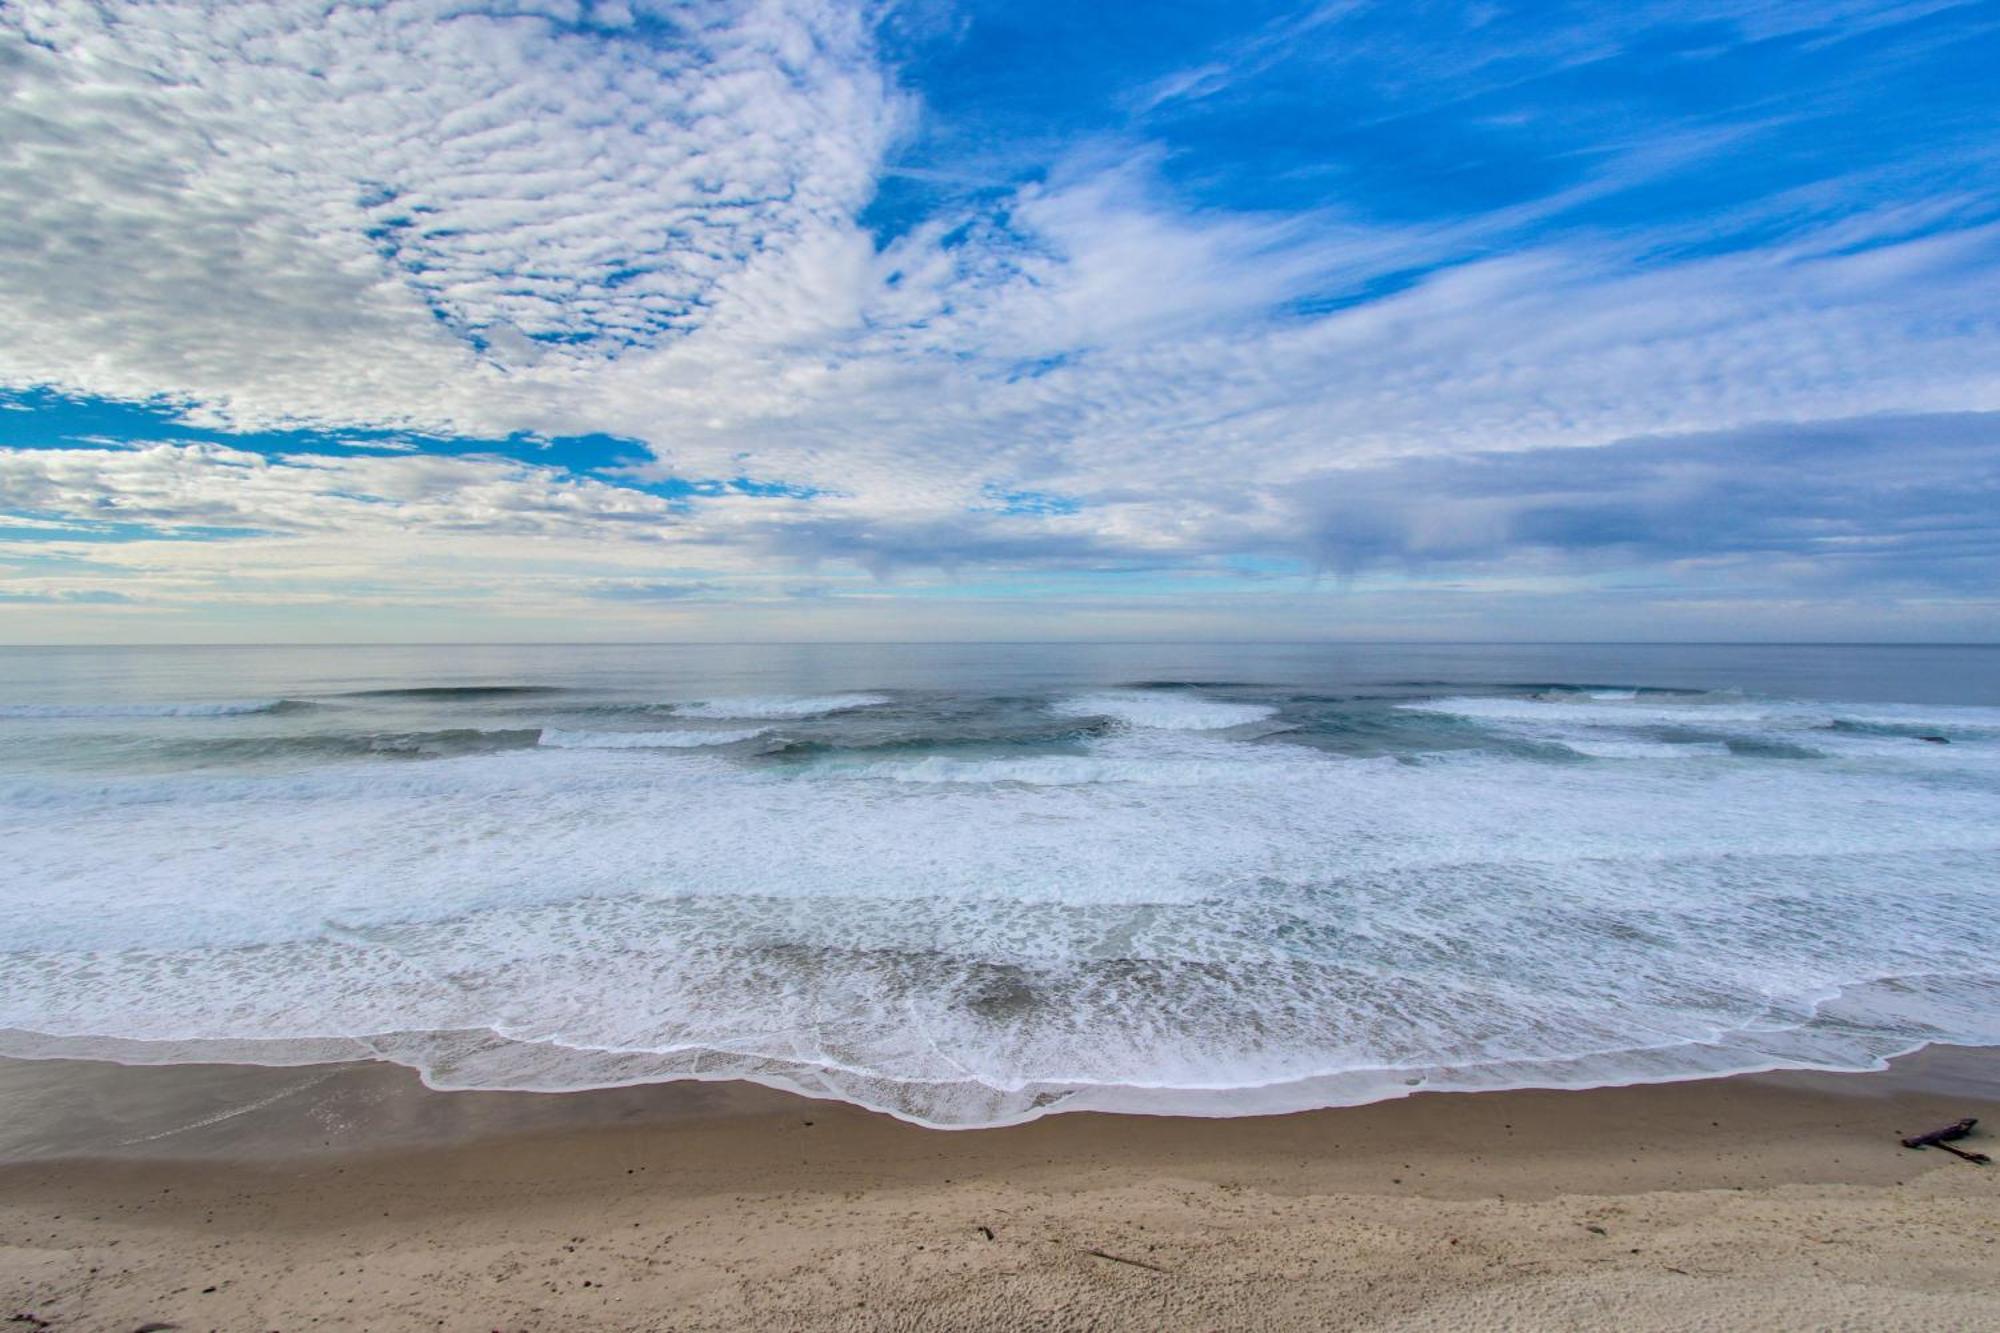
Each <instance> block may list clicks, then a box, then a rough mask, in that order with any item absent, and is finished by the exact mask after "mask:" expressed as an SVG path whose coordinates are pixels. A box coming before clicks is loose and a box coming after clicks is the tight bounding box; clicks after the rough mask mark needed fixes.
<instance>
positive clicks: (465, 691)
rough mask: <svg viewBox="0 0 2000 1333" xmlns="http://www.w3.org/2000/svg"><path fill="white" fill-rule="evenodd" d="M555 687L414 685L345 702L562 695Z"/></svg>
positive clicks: (353, 694)
mask: <svg viewBox="0 0 2000 1333" xmlns="http://www.w3.org/2000/svg"><path fill="white" fill-rule="evenodd" d="M562 692H563V691H562V689H561V688H560V687H559V686H555V685H410V686H399V687H397V688H394V689H381V690H350V691H348V692H347V693H346V694H343V695H341V696H340V697H341V698H343V699H429V700H432V701H433V702H438V703H449V702H451V701H452V700H454V699H511V698H514V697H516V696H521V695H534V694H561V693H562Z"/></svg>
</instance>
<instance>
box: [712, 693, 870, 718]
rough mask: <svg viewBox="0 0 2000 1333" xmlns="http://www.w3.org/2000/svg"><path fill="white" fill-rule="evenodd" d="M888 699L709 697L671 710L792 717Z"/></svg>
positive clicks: (853, 696) (852, 696)
mask: <svg viewBox="0 0 2000 1333" xmlns="http://www.w3.org/2000/svg"><path fill="white" fill-rule="evenodd" d="M888 702H889V697H888V696H887V695H885V694H821V695H812V696H807V697H803V698H801V697H798V696H794V695H749V696H744V697H740V698H735V699H708V700H704V701H703V702H701V703H690V704H679V705H676V706H675V708H674V711H675V712H676V713H678V714H680V715H681V716H682V717H707V718H722V719H732V718H748V719H755V718H792V717H818V716H820V715H821V714H824V713H840V712H845V711H846V710H848V709H850V708H875V707H878V706H880V705H882V704H886V703H888Z"/></svg>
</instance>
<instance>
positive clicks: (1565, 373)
mask: <svg viewBox="0 0 2000 1333" xmlns="http://www.w3.org/2000/svg"><path fill="white" fill-rule="evenodd" d="M1996 67H2000V11H1995V10H1994V8H1993V7H1992V6H1990V5H1979V4H1953V3H1938V2H1929V0H1906V2H1902V3H1896V2H1890V0H1837V2H1836V0H1829V2H1827V3H1813V2H1811V0H1799V2H1797V3H1763V2H1756V0H1737V2H1734V3H1724V2H1723V0H1707V2H1696V0H1683V2H1682V3H1675V4H1665V3H1660V4H1649V3H1632V4H1623V5H1615V6H1607V5H1585V4H1576V5H1562V4H1546V3H1538V4H1495V3H1488V4H1442V3H1396V4H1389V3H1361V2H1359V0H1348V2H1346V3H1328V4H1317V5H1315V4H1288V5H1280V4H1257V3H1238V4H1231V5H1219V4H1153V5H1145V6H1134V5H1113V4H1104V5H1075V4H1061V5H1058V4H1038V3H1019V2H1017V3H1007V4H999V3H947V2H945V0H909V2H908V3H900V4H884V3H869V4H844V3H832V2H830V0H768V2H765V3H736V2H733V0H731V2H728V3H698V4H675V5H656V4H647V3H581V2H579V0H518V2H516V3H504V4H485V5H482V4H477V3H473V4H467V3H457V2H453V3H445V2H444V0H400V2H395V3H379V4H366V5H362V4H354V5H332V6H327V5H322V4H319V3H303V2H300V0H233V2H232V3H226V4H225V3H216V4H201V3H158V4H145V5H119V4H108V5H98V4H83V3H68V2H67V0H43V2H42V3H39V4H36V5H32V6H19V5H17V6H8V7H5V8H0V87H4V88H5V89H6V90H7V92H6V95H5V96H4V98H0V160H4V161H5V162H6V164H7V167H8V169H7V170H6V171H4V172H0V313H4V315H5V318H4V319H0V641H13V642H38V641H133V642H137V641H175V642H179V641H203V640H219V641H265V640H343V639H357V640H395V639H482V638H501V639H536V638H558V639H597V638H606V639H656V638H667V639H672V638H697V639H702V638H706V639H714V638H722V639H740V638H751V639H756V638H770V639H788V638H801V639H813V638H891V639H893V638H916V639H921V638H934V637H935V638H987V637H992V638H1018V637H1028V638H1041V637H1142V638H1150V637H1166V638H1177V637H1188V638H1211V637H1255V638H1321V637H1343V636H1353V637H1398V638H1405V637H1407V638H1426V637H1440V638H1482V637H1493V638H1528V639H1533V638H1682V637H1693V638H1707V639H1716V638H1833V639H1953V640H1965V639H1975V640H1992V639H1995V638H2000V596H1996V593H1995V591H1994V590H1995V589H1996V588H2000V481H1996V478H2000V262H1996V261H2000V116H1996V103H1995V98H1994V94H1993V92H1992V89H1991V82H1992V80H1991V73H1990V72H1991V70H1992V69H1994V68H1996Z"/></svg>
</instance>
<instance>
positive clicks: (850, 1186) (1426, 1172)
mask: <svg viewBox="0 0 2000 1333" xmlns="http://www.w3.org/2000/svg"><path fill="white" fill-rule="evenodd" d="M1967 1115H1976V1116H1980V1117H1981V1118H1982V1119H1983V1120H1984V1121H1985V1122H1986V1124H1985V1125H1983V1126H1982V1130H1983V1129H1985V1128H1988V1127H2000V1051H1992V1050H1959V1049H1948V1048H1946V1049H1933V1050H1930V1051H1925V1052H1921V1053H1919V1054H1917V1055H1915V1056H1912V1057H1908V1058H1906V1059H1904V1060H1902V1061H1899V1062H1898V1063H1897V1065H1896V1066H1895V1068H1893V1069H1892V1070H1890V1071H1888V1072H1885V1073H1881V1074H1861V1075H1805V1074H1780V1075H1766V1076H1752V1077H1744V1078H1734V1079H1723V1080H1714V1081H1705V1082H1698V1083H1684V1084H1673V1085H1666V1086H1654V1087H1640V1088H1610V1089H1596V1090H1592V1091H1588V1092H1511V1093H1479V1094H1433V1093H1424V1094H1419V1095H1416V1096H1413V1097H1411V1098H1408V1099H1406V1100H1404V1101H1400V1102H1393V1103H1382V1104H1377V1105H1374V1106H1367V1107H1359V1108H1351V1109H1341V1110H1330V1111H1318V1112H1310V1113H1305V1114H1299V1115H1288V1116H1273V1117H1263V1118H1251V1119H1238V1120H1193V1119H1168V1118H1149V1117H1129V1116H1104V1115H1090V1114H1075V1115H1062V1116H1053V1117H1050V1118H1047V1119H1044V1120H1041V1121H1038V1122H1036V1123H1033V1124H1029V1125H1024V1126H1019V1127H1015V1128H1010V1129H1000V1130H981V1131H972V1132H957V1133H946V1132H939V1131H934V1130H923V1129H917V1128H914V1127H911V1126H908V1125H904V1124H901V1123H899V1122H897V1121H894V1120H892V1119H889V1118H887V1117H884V1116H879V1115H873V1114H869V1113H866V1112H862V1111H858V1110H855V1109H853V1108H851V1107H846V1106H842V1105H838V1104H833V1103H826V1102H814V1101H808V1100H805V1099H803V1098H797V1097H793V1096H791V1095H789V1094H784V1093H778V1092H773V1091H770V1090H767V1089H762V1088H755V1087H746V1086H743V1085H737V1084H715V1085H688V1084H680V1085H670V1086H664V1087H647V1088H633V1089H617V1090H607V1091H604V1092H597V1093H584V1094H565V1095H558V1096H550V1095H537V1094H525V1093H520V1094H516V1093H435V1092H429V1091H427V1090H425V1089H424V1088H422V1087H421V1085H419V1084H418V1083H417V1081H416V1079H415V1077H414V1075H412V1074H411V1073H409V1071H407V1070H403V1069H400V1068H395V1067H390V1066H381V1065H343V1066H322V1067H308V1068H294V1069H253V1068H241V1067H228V1066H180V1067H172V1068H128V1067H124V1066H117V1065H107V1064H95V1063H89V1062H69V1061H34V1062H21V1061H0V1318H4V1317H6V1316H10V1315H13V1314H16V1313H17V1312H18V1313H22V1314H33V1315H35V1316H36V1317H37V1318H40V1319H46V1320H48V1321H50V1323H51V1326H52V1327H54V1328H58V1329H72V1328H73V1329H107V1330H125V1333H130V1331H131V1330H133V1329H136V1328H138V1327H140V1326H141V1325H143V1324H146V1323H155V1322H157V1323H171V1324H175V1325H178V1326H179V1327H181V1328H184V1329H197V1328H217V1329H238V1328H246V1329H247V1328H263V1329H287V1330H289V1329H300V1328H373V1329H401V1328H412V1329H414V1328H445V1329H478V1330H489V1329H531V1328H591V1329H597V1328H604V1329H628V1328H629V1329H653V1328H661V1329H666V1328H673V1329H680V1328H686V1329H753V1328H754V1329H787V1328H855V1329H860V1328H908V1329H918V1328H925V1329H928V1328H938V1329H951V1328H994V1327H1006V1328H1050V1329H1058V1328H1078V1329H1081V1328H1096V1329H1123V1328H1132V1329H1160V1328H1272V1329H1282V1328H1364V1327H1365V1328H1391V1329H1401V1328H1412V1329H1414V1328H1468V1329H1469V1328H1500V1327H1515V1328H1537V1329H1539V1328H1574V1329H1601V1328H1605V1327H1611V1326H1616V1327H1620V1328H1626V1329H1648V1328H1689V1327H1709V1328H1828V1327H1856V1328H1938V1329H1946V1328H1953V1329H1960V1328H1974V1327H2000V1167H1988V1168H1980V1167H1975V1166H1970V1165H1968V1164H1966V1163H1963V1162H1961V1161H1959V1160H1957V1159H1955V1158H1952V1157H1949V1156H1947V1155H1945V1154H1943V1153H1940V1152H1937V1151H1935V1150H1929V1151H1923V1152H1912V1151H1910V1150H1907V1149H1904V1148H1902V1147H1900V1146H1899V1145H1898V1143H1897V1139H1898V1137H1900V1136H1901V1135H1903V1134H1909V1133H1915V1132H1919V1131H1922V1130H1926V1129H1930V1128H1932V1127H1934V1126H1935V1125H1938V1124H1943V1123H1946V1122H1948V1121H1951V1120H1955V1119H1957V1118H1959V1117H1961V1116H1967ZM1965 1146H1967V1147H1969V1148H1974V1149H1979V1148H1982V1147H1983V1148H1984V1149H1985V1150H1986V1151H2000V1149H1996V1148H1995V1139H1994V1137H1992V1136H1989V1135H1986V1134H1983V1133H1982V1134H1980V1135H1979V1136H1977V1137H1975V1138H1974V1139H1972V1140H1968V1141H1967V1143H1966V1145H1965ZM9 1326H10V1327H13V1325H9ZM30 1326H31V1325H30V1324H28V1323H26V1322H23V1323H22V1324H20V1325H19V1327H22V1328H28V1327H30Z"/></svg>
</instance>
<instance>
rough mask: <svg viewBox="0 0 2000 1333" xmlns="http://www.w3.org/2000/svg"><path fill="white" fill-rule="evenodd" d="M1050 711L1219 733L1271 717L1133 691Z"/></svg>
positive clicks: (1255, 708) (1061, 703)
mask: <svg viewBox="0 0 2000 1333" xmlns="http://www.w3.org/2000/svg"><path fill="white" fill-rule="evenodd" d="M1051 707H1052V708H1053V709H1054V710H1055V711H1056V712H1058V713H1061V714H1063V715H1064V716H1066V717H1108V718H1113V719H1115V720H1117V721H1119V722H1123V723H1124V724H1125V725H1126V726H1128V727H1150V728H1156V729H1159V730H1163V731H1219V730H1222V729H1224V728H1227V727H1240V726H1243V725H1245V724H1246V723H1251V722H1261V721H1263V720H1264V719H1265V718H1267V717H1272V716H1275V715H1276V713H1277V711H1278V710H1277V709H1275V708H1273V707H1271V706H1270V705H1269V704H1236V703H1223V702H1221V701H1219V700H1215V699H1203V698H1200V697H1198V696H1195V695H1189V694H1170V693H1166V692H1164V691H1153V690H1133V691H1129V692H1115V693H1106V694H1085V695H1079V696H1077V697H1075V698H1072V699H1058V700H1057V701H1056V702H1055V703H1054V704H1052V705H1051Z"/></svg>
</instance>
